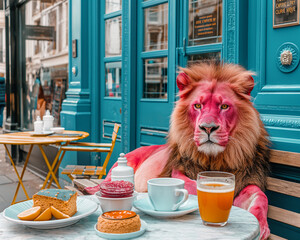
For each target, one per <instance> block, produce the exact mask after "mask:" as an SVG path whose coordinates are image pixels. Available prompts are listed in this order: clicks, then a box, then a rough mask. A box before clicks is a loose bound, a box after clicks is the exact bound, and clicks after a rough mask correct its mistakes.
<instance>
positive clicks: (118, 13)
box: [99, 0, 124, 100]
mask: <svg viewBox="0 0 300 240" xmlns="http://www.w3.org/2000/svg"><path fill="white" fill-rule="evenodd" d="M123 1H124V0H123ZM123 1H122V5H123ZM105 4H106V1H105V0H103V1H101V5H100V49H101V50H100V61H99V63H100V79H105V64H106V63H109V62H121V64H122V63H123V61H122V60H123V59H122V53H123V16H122V15H123V14H122V13H123V8H122V9H121V10H118V11H115V12H110V13H105V10H106V9H105ZM116 17H122V49H121V55H119V56H109V57H106V56H105V38H106V35H105V21H106V20H109V19H112V18H116ZM101 39H103V40H101ZM122 70H123V66H122ZM122 70H121V71H122ZM121 81H122V82H123V79H122V80H121ZM100 84H101V85H100V91H101V94H103V96H105V91H106V86H105V81H101V80H100ZM121 84H122V83H121ZM122 89H123V88H121V91H123V90H122ZM104 98H105V99H110V100H120V99H122V95H121V97H110V96H105V97H104Z"/></svg>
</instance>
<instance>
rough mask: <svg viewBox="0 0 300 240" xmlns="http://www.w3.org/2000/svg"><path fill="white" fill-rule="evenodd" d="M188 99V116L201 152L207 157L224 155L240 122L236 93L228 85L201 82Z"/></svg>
mask: <svg viewBox="0 0 300 240" xmlns="http://www.w3.org/2000/svg"><path fill="white" fill-rule="evenodd" d="M189 98H190V99H189V101H190V105H189V112H188V115H189V119H190V122H191V124H192V125H193V128H194V141H195V144H196V145H197V147H198V150H199V151H200V152H204V153H206V154H207V155H217V154H218V153H220V152H222V151H224V149H225V147H226V145H227V143H228V141H229V139H230V136H231V134H232V132H233V130H234V128H235V126H236V124H237V120H238V112H237V108H236V104H235V102H236V101H237V99H236V97H235V94H234V92H233V91H232V89H230V87H229V86H228V85H226V84H225V83H217V82H212V81H202V82H200V83H199V84H198V86H196V88H195V90H194V91H193V93H192V94H191V96H190V97H189Z"/></svg>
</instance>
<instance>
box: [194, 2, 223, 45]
mask: <svg viewBox="0 0 300 240" xmlns="http://www.w3.org/2000/svg"><path fill="white" fill-rule="evenodd" d="M221 41H222V0H189V45H190V46H195V45H203V44H210V43H217V42H221Z"/></svg>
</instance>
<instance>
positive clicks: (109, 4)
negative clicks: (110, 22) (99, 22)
mask: <svg viewBox="0 0 300 240" xmlns="http://www.w3.org/2000/svg"><path fill="white" fill-rule="evenodd" d="M121 9H122V0H106V1H105V13H111V12H116V11H119V10H121Z"/></svg>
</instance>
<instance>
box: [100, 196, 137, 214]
mask: <svg viewBox="0 0 300 240" xmlns="http://www.w3.org/2000/svg"><path fill="white" fill-rule="evenodd" d="M95 195H96V197H97V198H98V200H99V202H100V206H101V209H102V212H108V211H115V210H128V211H130V210H131V208H132V205H133V202H134V200H135V198H136V195H137V194H136V192H134V193H133V194H132V196H131V197H125V198H106V197H101V193H100V192H96V193H95Z"/></svg>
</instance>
